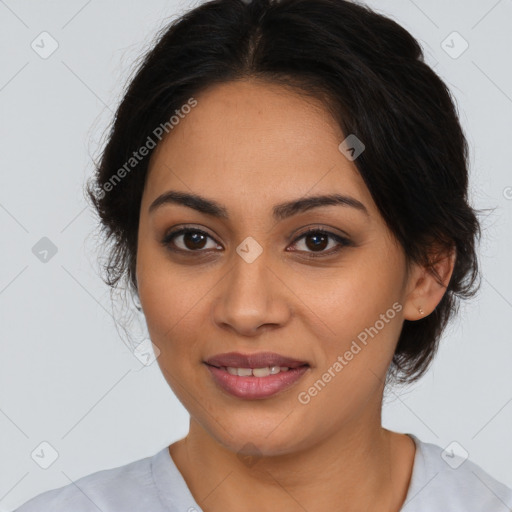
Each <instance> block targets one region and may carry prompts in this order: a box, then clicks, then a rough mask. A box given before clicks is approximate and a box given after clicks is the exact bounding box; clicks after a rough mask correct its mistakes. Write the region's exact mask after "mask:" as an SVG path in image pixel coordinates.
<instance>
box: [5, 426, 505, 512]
mask: <svg viewBox="0 0 512 512" xmlns="http://www.w3.org/2000/svg"><path fill="white" fill-rule="evenodd" d="M408 435H409V436H410V437H411V438H412V439H413V440H414V442H415V444H416V455H415V458H414V466H413V471H412V476H411V481H410V484H409V489H408V492H407V497H406V499H405V502H404V504H403V506H402V508H401V512H511V511H512V489H510V488H509V487H507V486H505V485H504V484H502V483H500V482H498V481H497V480H495V479H494V478H493V477H491V476H490V475H489V474H487V473H486V472H485V471H484V470H483V469H482V468H481V467H480V466H478V465H476V464H474V463H473V462H471V461H470V460H469V459H468V460H464V459H462V458H459V456H457V455H455V454H454V453H453V451H450V450H448V451H445V452H444V453H443V449H442V448H441V447H440V446H437V445H435V444H431V443H425V442H423V441H420V440H419V439H418V438H417V437H416V436H414V435H412V434H408ZM98 511H100V512H128V511H130V512H202V510H201V508H200V507H199V505H198V504H197V503H196V501H195V500H194V498H193V496H192V494H191V492H190V490H189V488H188V487H187V484H186V482H185V480H184V478H183V476H182V475H181V473H180V472H179V470H178V468H177V466H176V465H175V463H174V461H173V459H172V457H171V456H170V454H169V450H168V447H167V446H166V447H165V448H163V449H162V450H160V451H159V452H157V453H156V454H155V455H153V456H151V457H146V458H144V459H140V460H136V461H134V462H131V463H129V464H126V465H124V466H120V467H117V468H112V469H106V470H102V471H98V472H96V473H92V474H90V475H87V476H84V477H82V478H80V479H78V480H77V481H76V482H74V483H71V484H68V485H65V486H64V487H60V488H58V489H53V490H50V491H46V492H43V493H42V494H39V495H38V496H36V497H34V498H32V499H31V500H29V501H27V502H26V503H25V504H23V505H22V506H21V507H20V508H18V509H16V511H14V512H98Z"/></svg>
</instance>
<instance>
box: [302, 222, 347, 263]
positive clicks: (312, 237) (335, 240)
mask: <svg viewBox="0 0 512 512" xmlns="http://www.w3.org/2000/svg"><path fill="white" fill-rule="evenodd" d="M301 241H302V242H303V247H305V249H301V248H300V243H299V242H301ZM331 242H332V245H331V246H330V248H331V250H328V251H326V250H325V249H326V248H327V247H329V244H330V243H331ZM349 245H352V243H351V242H350V240H348V239H347V238H344V237H342V236H340V235H336V234H335V233H331V232H330V231H325V230H322V229H318V228H316V229H310V230H308V231H306V232H305V233H303V234H302V235H301V236H299V237H298V238H297V239H296V240H295V242H294V244H293V247H295V248H297V246H299V248H298V249H297V250H298V251H299V252H306V253H309V254H308V256H311V257H317V256H331V255H333V254H335V253H337V252H339V251H340V250H341V249H342V248H343V247H346V246H349ZM333 247H334V250H333V249H332V248H333ZM315 253H318V254H315Z"/></svg>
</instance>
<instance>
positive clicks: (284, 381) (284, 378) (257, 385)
mask: <svg viewBox="0 0 512 512" xmlns="http://www.w3.org/2000/svg"><path fill="white" fill-rule="evenodd" d="M206 367H207V368H208V370H210V373H211V374H212V376H213V379H214V380H215V382H216V383H217V384H218V385H219V386H220V387H221V388H222V389H223V390H224V391H227V392H228V393H230V394H231V395H233V396H236V397H238V398H245V399H248V400H257V399H261V398H268V397H269V396H272V395H275V394H276V393H279V392H280V391H284V390H285V389H288V388H290V387H291V386H293V385H294V384H295V383H296V382H297V381H298V380H299V379H300V378H301V377H302V376H303V375H304V373H306V371H307V370H308V368H309V367H308V366H300V367H299V368H290V369H289V370H288V371H287V372H279V373H277V374H276V375H267V376H266V377H239V376H238V375H231V374H230V373H228V372H227V370H223V369H222V368H217V367H215V366H211V365H208V364H207V365H206Z"/></svg>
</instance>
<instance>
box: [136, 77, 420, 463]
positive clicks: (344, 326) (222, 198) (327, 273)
mask: <svg viewBox="0 0 512 512" xmlns="http://www.w3.org/2000/svg"><path fill="white" fill-rule="evenodd" d="M196 100H197V105H196V106H195V107H194V108H191V109H186V110H187V111H188V112H189V113H188V114H186V115H185V114H182V116H180V117H181V119H180V121H179V123H178V124H177V125H175V126H174V128H173V129H172V131H171V132H170V133H169V136H168V137H167V138H166V139H164V140H163V141H162V142H161V143H160V145H159V146H158V147H157V148H156V150H155V152H154V153H153V155H152V157H151V162H150V168H149V173H148V177H147V180H146V185H145V189H144V193H143V198H142V204H141V210H140V225H139V235H138V252H137V281H138V287H139V297H140V301H141V304H142V307H143V311H144V314H145V317H146V321H147V325H148V329H149V333H150V336H151V339H152V341H153V343H154V344H155V345H156V346H157V347H158V349H159V350H160V355H159V357H158V364H159V365H160V368H161V370H162V372H163V375H164V376H165V378H166V380H167V381H168V383H169V385H170V386H171V388H172V389H173V391H174V392H175V394H176V395H177V396H178V398H179V399H180V400H181V402H182V403H183V404H184V406H185V407H186V408H187V410H188V411H189V413H190V415H191V417H192V419H193V421H194V422H197V424H198V425H200V426H201V427H202V428H203V429H204V431H205V432H207V433H208V434H209V435H210V436H212V437H213V438H214V439H216V440H217V441H218V442H219V443H220V444H222V445H223V446H225V447H227V448H229V449H231V450H233V451H239V450H241V449H242V447H244V446H245V445H246V443H250V444H251V446H253V448H252V449H253V450H254V449H256V450H257V451H258V452H259V453H261V454H279V453H286V452H293V451H296V450H299V449H305V448H307V447H309V446H313V445H314V444H315V443H318V442H319V441H320V440H322V439H325V438H326V437H327V436H330V435H334V434H335V433H339V432H345V433H346V434H349V433H351V432H352V433H353V432H355V431H357V429H361V428H362V427H363V426H365V425H366V426H370V425H371V426H375V425H376V424H378V425H380V423H379V422H380V405H381V399H382V389H383V383H384V380H385V375H386V371H387V368H388V366H389V364H390V361H391V358H392V356H393V352H394V349H395V346H396V343H397V340H398V336H399V333H400V330H401V326H402V322H403V319H404V307H405V304H406V303H407V300H408V299H407V297H408V294H409V292H410V290H411V286H412V284H411V277H410V276H409V277H408V274H407V272H406V261H405V257H404V254H403V251H402V249H401V248H400V246H399V245H398V244H397V243H396V242H395V240H394V238H393V237H392V235H391V233H390V231H389V229H388V228H387V226H386V225H385V223H384V220H383V218H382V217H381V215H380V213H379V212H378V210H377V208H376V206H375V204H374V202H373V200H372V197H371V195H370V193H369V191H368V189H367V188H366V186H365V184H364V182H363V180H362V178H361V177H360V176H359V174H358V173H357V171H356V167H355V165H354V163H353V162H352V161H350V160H349V159H348V158H347V157H346V156H345V155H344V154H343V153H342V152H341V151H340V149H338V146H339V145H340V143H341V142H342V141H343V139H344V138H345V136H344V135H343V134H342V133H341V131H340V130H339V128H338V127H337V125H336V123H335V122H334V121H333V119H332V118H331V117H330V116H329V114H328V113H327V111H325V110H324V108H323V106H322V104H321V103H319V102H317V101H316V100H312V99H308V100H305V99H304V98H303V97H301V96H298V95H296V94H295V93H292V92H291V91H289V90H287V89H284V88H281V87H279V86H276V85H268V84H261V83H256V82H252V81H247V82H231V83H227V84H222V85H217V86H215V87H214V88H210V89H208V90H207V91H206V92H205V93H203V94H201V95H200V96H198V97H196ZM362 142H363V143H365V144H368V143H369V141H362ZM169 191H173V192H176V193H181V194H183V195H184V196H181V197H182V198H183V197H185V196H186V195H187V194H193V195H194V196H200V197H201V198H202V199H203V200H204V201H205V202H206V201H208V202H214V203H215V205H216V208H212V207H211V205H210V206H208V207H207V208H204V209H203V210H207V211H200V210H199V209H197V205H198V203H197V202H192V201H190V200H184V201H180V200H179V199H174V200H170V199H169V200H168V201H163V200H160V201H159V202H158V204H155V205H154V206H153V208H151V205H152V204H153V202H154V201H155V200H157V198H159V197H161V196H162V195H163V194H166V193H168V192H169ZM332 195H339V196H340V197H342V198H343V197H344V198H345V199H342V200H341V202H336V203H334V202H333V203H332V204H329V205H325V204H324V205H320V206H318V205H317V206H315V205H313V203H310V204H309V206H310V207H309V208H306V207H304V205H305V206H307V205H308V203H307V202H306V203H303V201H304V200H305V199H307V198H312V197H316V196H332ZM295 202H299V203H298V206H296V207H294V206H293V205H292V206H286V207H285V206H280V207H279V208H277V206H278V205H283V204H284V203H291V204H293V203H295ZM185 203H187V204H188V206H187V204H185ZM201 204H202V205H203V206H207V205H206V203H201ZM301 205H302V206H301ZM184 227H186V228H187V229H189V230H190V231H189V232H188V233H185V234H183V233H181V234H177V235H175V236H174V237H172V238H171V237H169V236H167V235H169V233H170V232H171V231H178V230H180V229H182V228H184ZM310 228H312V229H316V230H321V232H320V233H318V232H313V233H310V234H307V235H306V236H303V235H304V234H305V232H306V231H307V230H308V229H310ZM194 230H198V231H200V232H198V231H194ZM322 231H323V232H327V234H325V233H322ZM202 233H203V234H202ZM166 236H167V239H166ZM164 239H166V242H165V243H164V242H163V241H164ZM409 301H410V299H409ZM232 352H236V353H238V354H239V355H240V354H241V355H255V354H261V353H263V352H265V353H269V352H270V353H274V357H277V358H279V357H280V356H282V357H283V358H290V359H292V360H294V361H295V363H291V362H288V363H286V362H283V361H279V359H272V357H271V358H270V359H265V357H262V358H261V359H260V360H258V359H257V358H256V360H254V361H244V360H243V358H242V359H239V360H238V359H236V357H235V359H232V360H229V359H225V358H222V357H220V359H219V358H218V357H217V360H216V361H212V358H214V357H215V356H218V355H219V354H226V353H232ZM206 361H210V362H211V363H213V365H214V366H217V367H218V368H213V367H212V366H209V365H208V364H207V363H206ZM251 363H253V364H251ZM287 364H288V365H289V367H290V370H288V372H286V371H285V370H282V371H281V369H280V368H281V367H282V368H284V367H285V366H286V365H287ZM224 365H225V366H226V367H227V366H230V367H240V368H242V370H240V374H241V375H238V370H230V371H228V370H226V369H225V368H222V367H223V366H224ZM298 365H302V366H301V367H298ZM250 366H252V367H262V366H263V367H269V368H268V370H266V369H264V370H259V371H256V372H255V374H259V375H262V376H255V375H254V374H253V375H249V376H244V374H247V373H249V372H248V371H247V368H249V367H250ZM293 367H295V368H294V369H293ZM244 369H245V371H244ZM229 372H231V373H229ZM269 372H270V373H271V374H270V375H266V374H268V373H269ZM277 372H279V373H277ZM233 374H236V375H233ZM265 375H266V376H265ZM254 446H255V447H256V448H254ZM243 449H247V450H249V448H243Z"/></svg>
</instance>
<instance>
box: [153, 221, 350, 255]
mask: <svg viewBox="0 0 512 512" xmlns="http://www.w3.org/2000/svg"><path fill="white" fill-rule="evenodd" d="M187 233H199V234H201V235H204V236H206V237H208V238H210V239H212V240H214V239H213V237H211V236H210V235H209V234H208V233H206V232H205V231H202V230H201V229H198V228H187V227H185V228H179V229H176V230H174V231H171V232H169V233H167V234H166V235H165V237H164V238H163V240H162V242H161V243H162V245H163V246H164V247H166V248H167V249H169V250H170V251H173V252H181V253H190V254H194V253H202V252H207V251H208V250H207V249H198V250H196V251H192V250H190V249H189V250H186V249H177V248H175V247H172V246H171V242H172V241H173V240H174V238H176V237H178V236H179V235H183V234H187ZM310 234H318V235H324V236H327V237H329V238H332V239H334V240H335V241H336V242H338V243H339V244H340V245H339V246H338V248H337V249H336V250H332V249H331V250H330V251H327V252H323V251H321V252H314V251H313V252H307V251H306V252H307V254H308V256H307V257H308V258H319V257H328V256H333V255H334V254H337V253H338V252H340V251H341V250H342V249H343V247H347V246H351V245H353V244H352V242H351V241H350V240H348V239H347V238H345V237H342V236H340V235H336V234H335V233H331V232H330V231H326V230H325V229H321V228H309V229H308V230H307V231H305V232H304V233H301V234H300V235H299V236H298V237H297V238H296V239H295V240H294V241H293V245H295V244H296V243H297V242H299V241H300V240H302V239H303V238H306V237H307V236H308V235H310ZM214 241H215V243H217V241H216V240H214ZM298 252H304V251H298Z"/></svg>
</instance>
